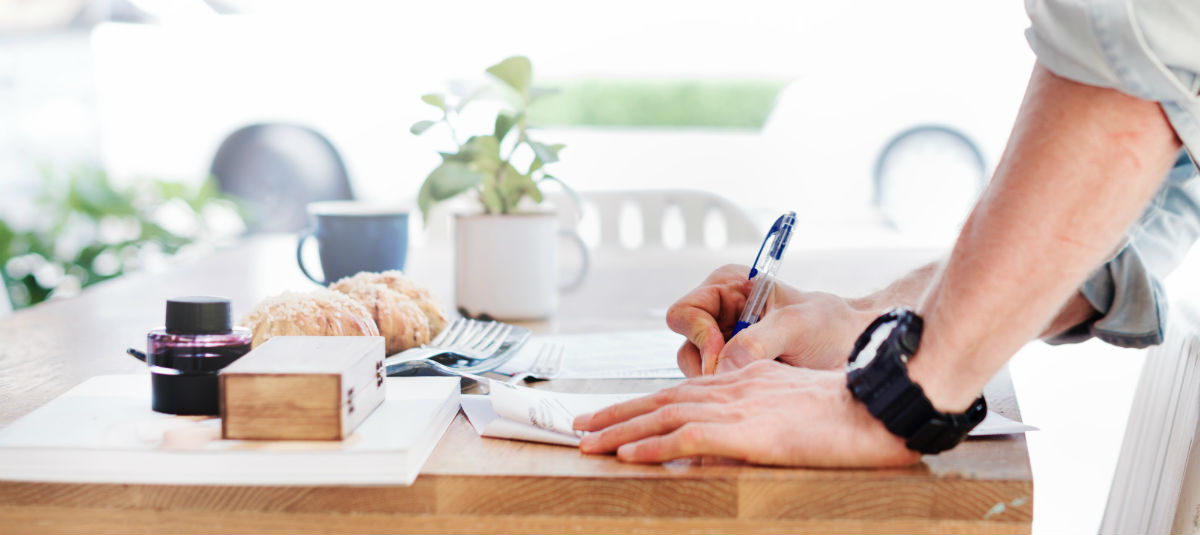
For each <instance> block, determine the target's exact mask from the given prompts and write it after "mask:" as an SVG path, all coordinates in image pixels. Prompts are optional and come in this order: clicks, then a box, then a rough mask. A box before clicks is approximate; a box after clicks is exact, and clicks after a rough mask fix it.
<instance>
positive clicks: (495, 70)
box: [487, 56, 533, 100]
mask: <svg viewBox="0 0 1200 535" xmlns="http://www.w3.org/2000/svg"><path fill="white" fill-rule="evenodd" d="M487 72H488V74H490V75H492V76H495V77H496V78H498V79H500V81H502V82H504V83H505V84H508V86H509V87H511V88H513V89H515V90H516V91H517V93H519V94H520V95H521V96H522V97H524V98H525V99H526V100H528V98H529V82H530V80H532V79H533V66H532V65H531V64H530V63H529V58H527V57H525V56H513V57H511V58H508V59H505V60H504V61H501V62H500V63H497V64H495V65H492V66H491V67H488V69H487Z"/></svg>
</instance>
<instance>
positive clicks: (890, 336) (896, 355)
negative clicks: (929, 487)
mask: <svg viewBox="0 0 1200 535" xmlns="http://www.w3.org/2000/svg"><path fill="white" fill-rule="evenodd" d="M922 325H923V322H922V321H921V317H920V316H917V315H916V314H915V313H914V312H912V311H911V310H909V309H895V310H891V311H889V312H887V313H886V314H884V315H882V316H880V317H879V318H877V319H876V320H875V321H874V322H872V323H871V325H870V326H869V327H867V330H866V331H865V332H863V334H862V336H860V337H859V339H858V341H857V342H855V344H854V352H853V353H852V354H851V356H850V364H849V366H848V368H849V370H848V372H847V377H846V386H847V387H848V388H849V389H850V392H851V393H852V394H853V395H854V397H855V398H857V399H858V400H860V401H862V402H863V403H864V404H865V405H866V406H867V411H868V412H870V413H871V415H873V416H875V417H876V418H878V419H879V420H880V421H881V422H882V423H883V425H884V427H886V428H887V430H888V431H890V432H892V434H894V435H896V436H899V437H901V438H903V439H904V440H905V445H906V446H907V447H908V448H909V449H911V450H913V451H917V452H921V453H939V452H942V451H945V450H948V449H950V448H953V447H954V446H956V445H958V443H960V442H962V440H963V439H964V438H966V436H967V434H968V433H969V432H970V431H971V429H974V428H975V426H976V425H978V424H979V422H981V421H983V418H984V416H986V415H987V402H986V401H985V400H984V399H983V396H980V397H979V398H977V399H976V400H975V402H974V403H972V404H971V406H970V407H969V408H968V409H967V410H966V411H964V412H962V413H958V414H951V413H944V412H941V411H939V410H937V409H935V408H934V407H933V403H931V402H930V401H929V398H928V397H927V396H926V395H925V391H924V390H923V389H922V388H921V385H918V384H916V383H915V382H913V381H912V379H910V378H909V376H908V365H907V362H908V357H910V356H912V355H913V354H914V353H916V350H917V347H918V346H919V343H920V338H921V329H922ZM881 329H890V332H888V333H887V336H886V338H884V339H883V340H882V341H879V340H878V337H879V336H882V334H883V333H881V332H880V330H881ZM872 342H875V343H872ZM864 351H874V355H873V357H872V356H868V355H863V352H864ZM862 359H869V360H868V361H866V363H865V364H864V363H863V360H862ZM856 364H857V365H856Z"/></svg>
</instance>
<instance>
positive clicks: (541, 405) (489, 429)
mask: <svg viewBox="0 0 1200 535" xmlns="http://www.w3.org/2000/svg"><path fill="white" fill-rule="evenodd" d="M642 395H644V394H568V393H561V392H549V391H545V390H536V389H533V388H528V387H524V386H514V385H509V384H504V383H501V382H498V381H492V384H491V394H489V395H486V396H478V395H468V396H463V397H462V407H463V412H465V413H466V414H467V420H468V421H470V422H471V425H472V426H473V427H475V431H476V432H478V433H479V434H480V436H485V437H493V438H510V439H516V440H528V441H531V442H544V443H547V444H561V445H564V446H578V445H579V439H580V437H582V436H583V433H581V432H578V431H575V430H574V429H573V428H572V425H571V424H572V423H573V422H574V421H575V417H576V416H578V415H580V414H584V413H588V412H593V411H597V410H600V409H603V408H604V407H607V406H609V405H614V404H617V403H620V402H622V401H627V400H630V399H633V398H636V397H639V396H642Z"/></svg>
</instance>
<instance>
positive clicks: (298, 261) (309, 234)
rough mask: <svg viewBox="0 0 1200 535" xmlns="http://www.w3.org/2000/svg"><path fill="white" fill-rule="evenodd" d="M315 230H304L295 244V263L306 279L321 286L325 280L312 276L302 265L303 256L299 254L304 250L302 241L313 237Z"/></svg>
mask: <svg viewBox="0 0 1200 535" xmlns="http://www.w3.org/2000/svg"><path fill="white" fill-rule="evenodd" d="M315 232H316V231H315V230H310V231H307V232H305V233H304V235H303V236H300V241H299V242H298V243H297V244H296V264H297V265H299V266H300V272H301V273H304V276H305V277H308V280H310V281H313V282H315V283H317V284H320V285H321V286H325V281H320V280H317V278H316V277H314V276H312V274H311V273H309V272H308V269H307V268H305V267H304V256H303V255H301V254H300V253H301V252H302V251H304V242H306V241H308V239H309V238H311V237H313V234H314V233H315Z"/></svg>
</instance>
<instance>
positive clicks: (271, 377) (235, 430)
mask: <svg viewBox="0 0 1200 535" xmlns="http://www.w3.org/2000/svg"><path fill="white" fill-rule="evenodd" d="M220 380H221V436H222V437H224V438H227V439H235V440H341V439H342V438H344V437H343V436H342V428H343V426H342V413H343V411H345V410H346V408H345V405H344V404H343V403H342V392H341V391H342V387H341V384H342V381H341V380H342V376H341V375H340V374H339V375H334V374H250V373H241V374H232V375H230V374H221V376H220Z"/></svg>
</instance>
